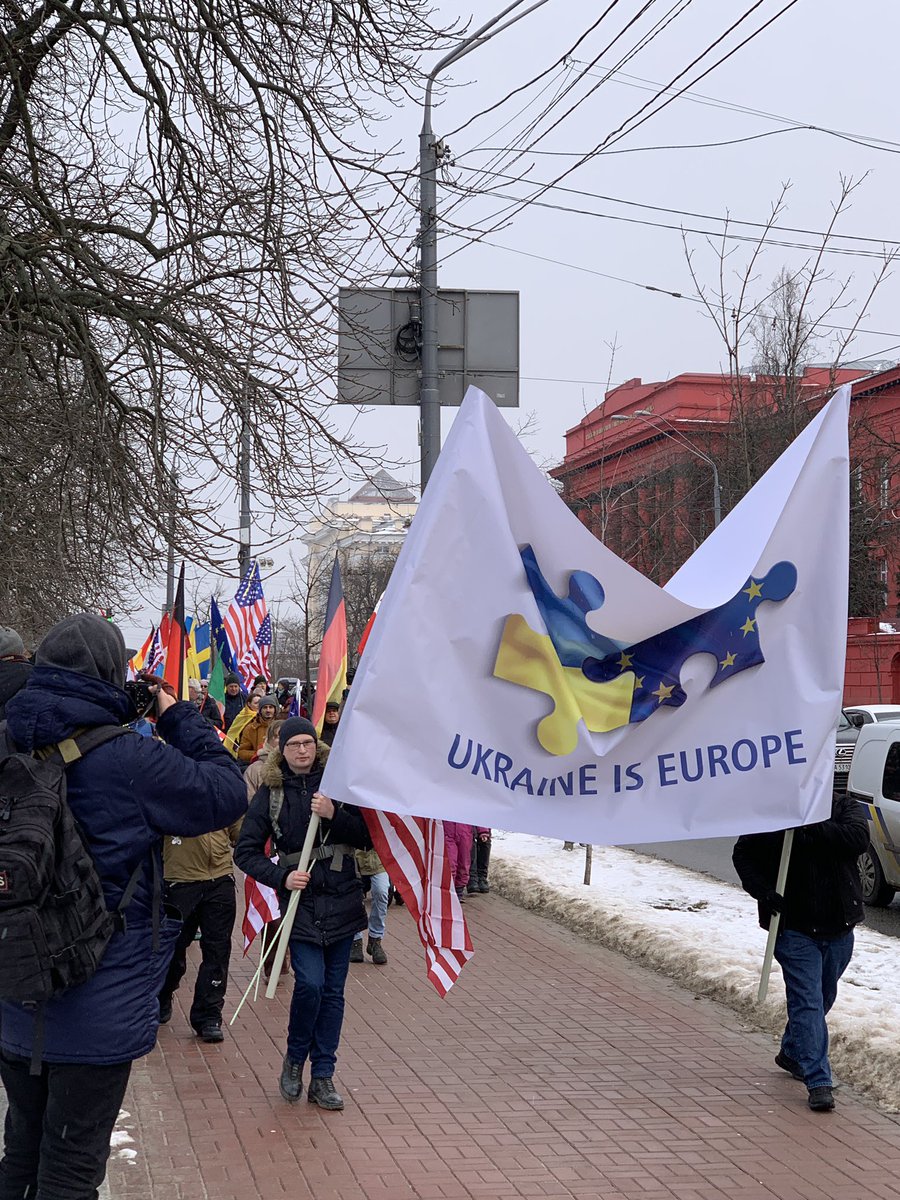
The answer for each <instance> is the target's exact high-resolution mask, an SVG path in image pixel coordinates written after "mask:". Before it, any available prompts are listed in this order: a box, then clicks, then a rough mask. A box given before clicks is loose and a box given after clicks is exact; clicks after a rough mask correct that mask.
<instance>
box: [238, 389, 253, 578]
mask: <svg viewBox="0 0 900 1200" xmlns="http://www.w3.org/2000/svg"><path fill="white" fill-rule="evenodd" d="M246 404H247V394H246V392H245V393H244V411H243V415H242V417H241V446H240V450H239V452H238V478H239V479H240V486H241V516H240V527H239V529H238V570H239V571H240V573H241V579H243V578H244V575H245V574H246V572H247V568H248V567H249V566H250V422H249V421H248V420H247V410H246Z"/></svg>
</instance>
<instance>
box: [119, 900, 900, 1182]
mask: <svg viewBox="0 0 900 1200" xmlns="http://www.w3.org/2000/svg"><path fill="white" fill-rule="evenodd" d="M466 914H467V917H468V919H469V921H470V925H471V929H472V936H473V940H474V942H475V947H476V955H475V957H474V959H473V960H472V961H471V963H470V964H469V965H468V967H466V969H465V970H464V972H463V975H462V979H461V981H460V983H459V984H458V985H457V986H456V988H454V989H453V991H451V993H450V995H449V996H448V998H447V999H446V1000H443V1001H442V1000H440V999H439V997H438V996H437V994H436V993H435V992H434V991H433V990H432V988H431V986H430V985H429V984H428V983H427V981H426V980H425V975H424V970H423V966H422V952H421V947H420V944H419V942H418V939H417V938H416V937H415V932H414V930H413V928H412V925H411V922H410V920H409V918H408V916H407V914H406V913H405V912H404V911H403V910H402V909H393V908H392V909H391V912H390V915H389V923H388V939H387V940H386V943H385V945H386V947H387V948H388V951H389V953H390V963H389V965H388V966H386V967H382V968H378V967H374V966H372V965H371V963H369V962H368V961H367V962H366V964H364V965H363V966H353V967H352V968H351V976H350V979H349V981H348V985H347V1015H346V1020H345V1024H344V1034H343V1040H342V1046H341V1051H340V1057H339V1061H338V1073H337V1076H336V1084H337V1086H338V1088H339V1090H341V1091H342V1092H343V1094H344V1097H345V1100H346V1109H345V1111H344V1112H343V1113H324V1112H321V1111H320V1110H319V1109H317V1108H315V1107H313V1106H311V1105H309V1104H307V1103H306V1101H305V1100H304V1101H302V1102H301V1103H299V1104H297V1105H293V1106H290V1105H288V1104H286V1103H285V1102H284V1101H282V1100H281V1098H280V1096H279V1094H278V1085H277V1072H278V1070H279V1067H280V1063H281V1057H282V1054H283V1044H284V1032H285V1029H286V1023H287V1002H288V1000H289V997H290V986H291V985H290V982H289V981H288V979H287V977H285V978H284V979H283V980H282V982H281V983H280V985H279V989H278V998H277V999H276V1000H275V1001H265V1000H264V999H262V998H261V999H260V1000H259V1001H258V1002H257V1004H256V1005H255V1006H253V1007H252V1008H249V1007H245V1011H244V1012H242V1013H241V1016H240V1017H239V1018H238V1021H237V1022H236V1024H235V1025H234V1026H233V1027H232V1028H231V1029H230V1030H229V1034H228V1038H227V1041H226V1042H225V1043H224V1045H221V1046H206V1045H203V1044H202V1043H200V1042H198V1041H197V1039H196V1038H195V1037H194V1036H193V1034H192V1033H191V1032H190V1029H189V1027H188V1025H187V1021H186V1019H185V1015H184V1009H183V1008H182V1007H181V1003H180V1002H181V1001H184V1000H188V1002H189V997H190V990H189V989H190V987H191V986H192V979H193V973H192V972H191V973H189V975H188V977H187V978H186V980H185V984H186V985H187V986H184V985H183V987H182V990H181V992H180V993H179V994H178V998H177V1000H178V1002H177V1003H176V1007H175V1014H174V1016H173V1019H172V1022H171V1024H170V1025H168V1026H166V1027H165V1028H163V1029H162V1030H161V1031H160V1038H159V1045H158V1047H157V1049H156V1050H155V1051H154V1052H153V1054H151V1055H150V1056H149V1057H147V1058H145V1059H142V1060H141V1061H140V1062H138V1063H136V1064H135V1068H134V1072H133V1074H132V1082H131V1086H130V1088H129V1092H128V1096H127V1098H126V1101H125V1109H124V1112H123V1115H122V1117H121V1118H120V1122H119V1125H118V1129H117V1133H116V1135H115V1136H114V1146H116V1148H115V1149H114V1150H113V1156H112V1158H111V1160H110V1171H109V1179H108V1189H109V1195H110V1196H111V1197H112V1200H204V1198H206V1197H210V1198H211V1200H232V1198H234V1200H257V1197H266V1198H267V1200H278V1198H279V1197H282V1196H288V1195H289V1196H291V1197H292V1198H294V1200H312V1198H313V1197H315V1200H357V1198H359V1200H406V1198H410V1200H482V1198H483V1200H489V1198H490V1200H494V1198H505V1197H511V1198H512V1197H534V1198H535V1200H537V1198H541V1200H550V1198H552V1200H571V1198H573V1197H577V1198H579V1200H633V1198H634V1200H637V1198H638V1197H640V1198H641V1200H719V1198H720V1197H734V1198H735V1200H859V1198H860V1197H862V1196H866V1197H871V1198H872V1200H889V1198H890V1200H893V1198H894V1197H895V1196H896V1194H897V1183H896V1180H897V1178H898V1176H900V1121H898V1119H897V1118H895V1117H892V1116H889V1115H886V1114H884V1113H881V1112H879V1111H878V1110H877V1109H876V1108H874V1107H873V1106H871V1105H870V1104H868V1103H866V1102H864V1101H862V1100H860V1099H857V1098H856V1097H855V1096H854V1095H853V1093H852V1092H851V1091H850V1090H849V1089H847V1088H842V1089H841V1091H840V1092H839V1093H838V1110H837V1112H836V1113H834V1114H827V1115H825V1114H823V1115H816V1114H813V1113H810V1112H809V1110H808V1109H807V1107H806V1091H805V1089H804V1087H803V1086H802V1084H799V1083H796V1082H795V1081H793V1080H791V1079H790V1078H789V1077H788V1076H787V1075H785V1074H784V1073H783V1072H781V1071H779V1070H778V1069H777V1068H776V1067H775V1066H774V1064H773V1061H772V1058H773V1054H774V1052H775V1049H776V1047H775V1045H774V1044H773V1042H772V1040H771V1039H770V1038H769V1037H766V1036H764V1035H761V1034H758V1033H756V1032H752V1031H746V1030H745V1029H744V1028H743V1027H742V1023H741V1020H740V1018H739V1017H738V1016H737V1015H735V1014H734V1013H732V1012H730V1011H728V1010H727V1009H725V1008H722V1007H720V1006H718V1005H715V1004H712V1003H709V1002H707V1001H705V1000H700V999H695V998H694V997H693V995H692V994H691V993H690V992H688V991H685V990H684V989H683V988H680V987H679V986H677V985H675V984H673V983H671V982H670V981H668V980H666V979H664V978H662V977H660V976H658V975H656V974H654V973H653V972H650V971H648V970H646V969H644V968H642V967H640V966H637V965H635V964H633V963H631V962H629V961H628V960H626V959H625V958H622V957H620V956H619V955H617V954H615V953H612V952H610V951H607V950H605V949H603V948H601V947H598V946H595V945H593V944H591V943H589V942H586V941H583V940H581V939H580V938H578V937H576V936H575V935H573V934H571V933H569V932H568V931H566V930H563V929H560V928H559V927H558V926H556V925H554V924H552V923H550V922H549V921H546V920H544V919H543V918H541V917H539V916H535V915H534V914H532V913H528V912H524V911H522V910H521V909H518V908H516V907H514V906H513V905H511V904H509V903H508V902H506V901H505V900H502V899H501V898H500V897H498V896H496V895H491V896H479V897H474V898H471V899H470V900H469V901H468V903H467V904H466ZM251 953H252V952H251ZM195 957H196V955H192V958H195ZM235 958H236V962H235V966H236V970H235V971H234V977H233V980H232V984H231V989H230V996H229V1000H228V1003H227V1015H228V1016H230V1014H231V1013H232V1012H233V1011H234V1006H235V1003H236V998H237V997H238V996H239V995H240V991H242V990H243V987H245V986H246V982H247V980H248V978H249V975H250V971H251V968H250V966H249V960H242V959H241V958H240V956H239V952H236V955H235ZM126 1113H127V1114H128V1115H127V1116H126V1115H125V1114H126ZM129 1139H131V1140H129Z"/></svg>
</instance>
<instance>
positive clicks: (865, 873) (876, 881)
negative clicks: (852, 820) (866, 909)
mask: <svg viewBox="0 0 900 1200" xmlns="http://www.w3.org/2000/svg"><path fill="white" fill-rule="evenodd" d="M857 866H858V867H859V878H860V882H861V883H862V893H863V900H865V902H866V904H871V905H873V906H874V907H876V908H885V907H886V906H887V905H888V904H890V902H891V901H892V900H893V898H894V891H895V889H894V888H892V887H891V885H890V884H889V883H888V882H887V881H886V880H885V878H884V871H882V869H881V863H880V862H879V861H878V855H877V854H876V853H875V851H874V850H873V849H872V847H871V845H870V846H868V847H867V848H866V849H865V850H864V851H863V852H862V854H861V855H860V856H859V858H858V859H857Z"/></svg>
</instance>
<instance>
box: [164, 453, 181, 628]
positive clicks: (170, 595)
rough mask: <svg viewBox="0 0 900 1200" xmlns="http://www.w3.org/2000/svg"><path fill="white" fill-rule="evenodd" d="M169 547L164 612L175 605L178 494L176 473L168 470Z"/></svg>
mask: <svg viewBox="0 0 900 1200" xmlns="http://www.w3.org/2000/svg"><path fill="white" fill-rule="evenodd" d="M169 487H170V489H171V492H170V498H169V549H168V553H167V555H166V607H165V610H164V611H165V612H167V613H171V612H172V610H173V608H174V607H175V506H176V497H177V495H178V473H177V472H176V471H170V472H169Z"/></svg>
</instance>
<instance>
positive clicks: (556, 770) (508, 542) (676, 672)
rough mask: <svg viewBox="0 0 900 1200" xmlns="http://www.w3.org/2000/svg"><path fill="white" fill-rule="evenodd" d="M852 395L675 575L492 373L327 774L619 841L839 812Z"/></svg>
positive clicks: (402, 575)
mask: <svg viewBox="0 0 900 1200" xmlns="http://www.w3.org/2000/svg"><path fill="white" fill-rule="evenodd" d="M848 408H849V388H841V390H840V391H839V392H838V393H837V395H836V396H835V397H834V399H833V400H832V401H831V402H830V403H829V404H828V405H827V406H826V407H825V408H824V409H823V410H822V411H821V412H820V413H819V414H818V416H816V418H815V419H814V420H813V421H812V422H811V423H810V424H809V425H808V426H807V428H806V429H805V430H804V431H803V432H802V433H801V434H800V436H799V437H798V438H797V439H796V441H795V442H793V443H792V445H790V446H789V447H788V449H787V450H786V451H785V453H784V454H783V455H782V456H781V458H780V459H779V460H778V461H777V462H776V463H775V464H774V465H773V466H772V468H771V469H770V470H769V471H768V472H767V473H766V475H765V476H764V477H763V478H762V479H761V480H760V481H759V482H758V483H757V484H756V486H755V487H754V488H753V489H752V490H751V491H750V492H749V493H748V494H747V495H746V496H745V497H744V499H743V500H742V501H741V503H740V504H739V505H738V506H737V507H736V508H735V509H734V510H733V511H732V512H731V513H729V514H728V516H727V517H726V518H725V520H724V521H723V522H722V523H721V525H720V526H719V527H718V528H717V529H715V530H714V531H713V532H712V534H711V535H710V536H709V537H708V538H707V540H706V542H704V544H703V545H702V546H700V547H699V549H698V550H697V551H696V552H695V553H694V555H693V556H692V557H691V559H690V560H689V561H688V562H687V563H686V564H685V565H684V566H683V567H682V568H681V570H680V571H679V572H678V573H677V574H676V575H675V576H674V577H673V579H672V580H671V581H670V582H669V584H668V585H667V586H666V587H665V588H660V587H657V585H656V584H654V583H652V582H650V581H649V580H648V579H645V578H644V577H643V576H642V575H640V574H639V573H638V572H637V571H635V570H634V569H633V568H632V567H629V566H628V565H627V564H626V563H624V562H622V560H621V559H619V558H618V557H617V556H616V555H615V554H613V553H612V551H610V550H608V549H607V548H606V547H605V546H603V545H602V543H600V542H598V541H597V540H596V538H595V537H594V536H593V535H592V534H591V533H590V532H589V530H588V529H586V528H585V526H584V525H582V524H581V523H580V522H579V521H578V520H577V518H576V517H575V516H574V515H573V514H572V513H571V512H570V511H569V509H568V508H567V507H566V505H565V504H564V503H563V501H562V500H561V499H560V498H559V496H557V495H556V493H555V492H554V491H553V489H552V488H551V487H550V486H549V485H548V484H547V482H546V481H545V479H544V478H543V477H542V475H541V473H540V471H539V470H538V468H537V467H536V466H535V465H534V463H533V462H532V461H531V459H530V458H529V457H528V455H527V453H526V452H525V450H524V449H523V448H522V446H521V445H520V444H519V442H518V440H517V439H516V437H515V435H514V434H513V433H512V431H511V430H510V429H509V427H508V426H507V425H506V423H505V422H504V421H503V419H502V418H501V416H500V414H499V413H498V411H497V409H496V408H495V406H494V405H493V403H492V402H491V401H490V400H489V399H488V397H487V396H485V395H484V394H483V393H481V392H478V391H476V390H475V389H470V390H469V393H468V395H467V398H466V400H465V402H464V404H463V406H462V408H461V409H460V411H459V414H458V416H457V418H456V421H455V422H454V425H453V428H452V430H451V433H450V436H449V437H448V439H447V443H446V445H445V447H444V450H443V452H442V453H441V456H440V459H439V461H438V464H437V468H436V470H435V472H434V475H433V476H432V479H431V481H430V483H429V485H428V488H427V490H426V492H425V495H424V498H423V500H422V503H421V505H420V508H419V511H418V513H417V515H416V517H415V519H414V521H413V523H412V527H411V529H410V531H409V534H408V537H407V540H406V544H405V545H404V547H403V550H402V552H401V554H400V557H399V559H398V561H397V565H396V567H395V568H394V572H393V575H392V578H391V581H390V584H389V586H388V589H387V591H386V592H385V595H384V599H383V601H382V604H381V607H380V609H379V612H378V620H377V621H376V622H375V624H374V627H373V630H372V635H371V637H370V639H369V644H368V646H367V648H366V652H365V655H364V656H363V659H362V661H361V664H360V669H359V671H358V672H357V674H356V678H355V680H354V683H353V686H352V688H351V690H350V695H349V697H348V701H347V704H346V708H345V711H344V714H343V716H342V719H341V723H340V726H339V727H338V733H337V736H336V738H335V744H334V751H333V753H332V755H331V757H330V759H329V762H328V766H327V768H326V773H325V778H324V780H323V785H322V786H323V791H325V792H327V794H329V795H331V796H335V797H336V798H338V799H340V800H345V801H350V802H352V803H355V804H359V805H363V806H366V807H369V808H377V809H386V810H388V811H391V812H396V813H405V814H414V815H417V816H431V817H444V818H447V819H452V820H455V821H466V822H470V823H472V824H477V825H484V826H494V827H497V828H500V829H509V830H520V831H523V832H528V833H536V834H545V835H552V836H555V837H560V838H566V839H572V840H578V841H584V842H596V843H604V844H615V843H617V842H641V841H655V840H660V839H669V838H692V837H714V836H725V835H733V834H738V833H751V832H757V831H762V830H769V829H779V828H784V827H786V826H792V825H799V824H803V823H808V822H810V821H817V820H822V819H823V818H825V817H826V816H827V815H828V814H829V813H830V798H831V787H832V776H833V767H834V730H835V725H836V720H837V716H838V710H839V706H840V697H841V690H842V683H843V673H844V653H845V647H846V636H847V574H848V569H847V563H848V541H849V515H848V514H849V503H848V496H849V469H848V448H847V416H848Z"/></svg>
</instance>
